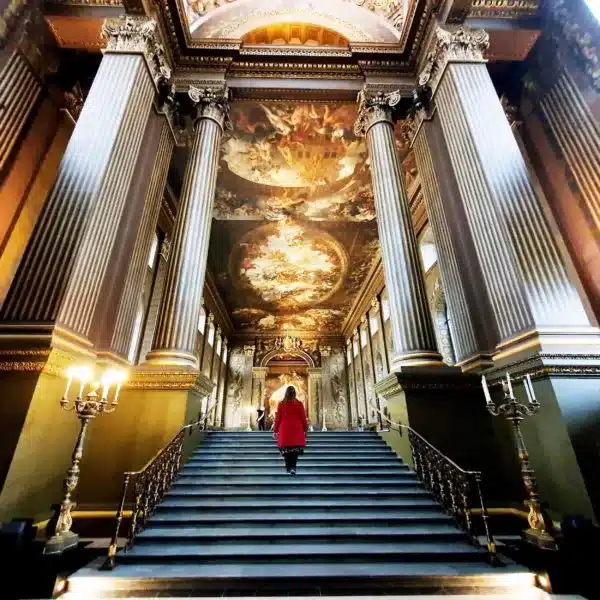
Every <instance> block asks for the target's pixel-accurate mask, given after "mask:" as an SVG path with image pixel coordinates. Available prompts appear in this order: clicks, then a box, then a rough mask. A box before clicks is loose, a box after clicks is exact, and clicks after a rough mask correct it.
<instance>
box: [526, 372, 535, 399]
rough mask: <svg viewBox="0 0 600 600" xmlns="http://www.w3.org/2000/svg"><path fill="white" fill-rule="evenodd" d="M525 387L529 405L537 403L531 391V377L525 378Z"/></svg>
mask: <svg viewBox="0 0 600 600" xmlns="http://www.w3.org/2000/svg"><path fill="white" fill-rule="evenodd" d="M525 387H526V388H527V397H528V398H529V404H534V403H535V402H537V398H536V397H535V392H534V391H533V383H532V382H531V375H526V376H525Z"/></svg>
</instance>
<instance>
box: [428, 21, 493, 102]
mask: <svg viewBox="0 0 600 600" xmlns="http://www.w3.org/2000/svg"><path fill="white" fill-rule="evenodd" d="M489 46H490V36H489V35H488V33H487V31H485V30H483V29H470V28H468V27H459V28H458V29H456V30H453V31H447V30H446V29H442V28H441V27H438V28H437V29H436V32H435V34H434V36H433V43H432V47H431V49H430V51H429V52H428V54H427V58H426V60H425V66H424V68H423V70H422V71H421V73H420V75H419V86H420V87H421V88H424V87H429V88H430V89H431V90H432V92H435V90H436V88H437V86H438V84H439V82H440V80H441V77H442V75H443V73H444V70H445V69H446V65H447V64H448V63H450V62H455V61H456V62H485V59H484V54H485V52H486V51H487V49H488V48H489Z"/></svg>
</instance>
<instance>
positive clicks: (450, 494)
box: [378, 411, 502, 565]
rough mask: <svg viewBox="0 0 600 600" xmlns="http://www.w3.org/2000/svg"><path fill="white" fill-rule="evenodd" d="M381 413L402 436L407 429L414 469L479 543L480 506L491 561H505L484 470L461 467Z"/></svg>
mask: <svg viewBox="0 0 600 600" xmlns="http://www.w3.org/2000/svg"><path fill="white" fill-rule="evenodd" d="M378 412H379V414H380V415H381V417H382V419H383V420H384V421H385V422H386V423H388V424H389V426H390V428H391V429H394V430H395V431H397V432H398V434H399V435H400V436H403V435H404V432H406V433H407V434H408V442H409V445H410V450H411V453H412V461H413V468H414V471H415V473H416V474H417V477H418V478H419V480H420V481H421V483H423V485H424V486H425V488H426V489H427V490H428V491H429V492H430V493H431V494H432V495H433V497H434V498H435V499H436V500H437V501H438V502H439V503H440V504H441V505H442V506H443V508H444V510H445V511H446V512H447V513H448V514H450V515H451V516H452V517H453V518H454V520H455V521H456V524H457V525H458V526H459V527H460V528H461V529H462V530H463V531H465V532H466V533H467V535H468V536H469V539H470V540H471V542H472V543H473V544H475V545H480V542H479V539H478V537H477V535H476V532H475V527H474V524H473V505H474V504H475V503H477V504H479V505H480V507H481V519H482V521H483V527H484V530H485V536H486V540H487V544H486V545H487V551H488V556H489V561H490V563H491V564H495V565H499V564H502V563H501V561H500V559H499V558H498V556H497V554H496V543H495V541H494V537H493V536H492V532H491V530H490V526H489V514H488V511H487V507H486V505H485V502H484V499H483V491H482V487H481V481H482V472H481V471H467V470H465V469H463V468H461V467H459V466H458V465H457V464H456V463H455V462H454V461H453V460H452V459H451V458H448V457H447V456H446V455H445V454H443V453H442V452H441V451H440V450H438V449H437V448H436V447H435V446H433V445H432V444H431V443H429V442H428V441H427V440H426V439H425V438H424V437H423V436H422V435H421V434H420V433H418V432H417V431H415V430H414V429H413V428H412V427H409V426H408V425H404V424H402V423H395V422H394V421H392V420H391V419H390V418H389V417H388V416H387V415H385V414H384V413H383V412H381V411H378Z"/></svg>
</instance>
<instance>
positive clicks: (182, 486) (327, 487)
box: [172, 475, 423, 496]
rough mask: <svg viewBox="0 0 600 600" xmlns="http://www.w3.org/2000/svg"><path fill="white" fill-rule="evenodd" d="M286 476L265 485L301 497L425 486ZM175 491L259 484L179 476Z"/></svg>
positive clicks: (244, 489)
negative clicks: (309, 479)
mask: <svg viewBox="0 0 600 600" xmlns="http://www.w3.org/2000/svg"><path fill="white" fill-rule="evenodd" d="M286 478H288V479H291V478H290V477H289V476H288V475H286V477H284V478H283V479H282V480H279V485H273V486H272V487H270V488H269V487H266V486H265V488H264V489H265V490H268V491H269V492H270V493H271V494H273V495H279V494H284V495H285V494H290V493H294V494H296V495H298V496H300V495H302V494H326V493H327V492H335V493H343V492H349V493H359V492H360V493H362V492H363V491H364V492H365V493H366V492H371V493H376V492H380V491H384V492H404V491H405V490H407V489H423V484H422V483H420V482H419V481H418V480H417V479H416V478H415V479H408V478H407V479H398V480H394V481H392V482H390V483H381V482H377V483H372V482H364V481H361V482H360V483H355V482H352V483H351V484H349V483H347V482H345V481H344V482H339V481H338V482H335V481H329V482H327V483H320V484H315V483H307V482H305V483H303V484H300V485H298V484H297V481H299V480H301V479H302V478H301V477H296V478H295V480H296V481H295V482H291V481H286ZM172 490H173V491H175V492H179V491H182V490H189V491H193V492H196V493H198V492H206V493H210V494H215V493H223V492H226V491H229V492H230V493H234V494H245V493H249V494H253V493H254V491H255V490H256V483H253V482H238V481H237V480H236V479H234V478H228V479H227V481H225V482H221V483H205V482H204V483H200V482H197V481H196V480H195V479H193V478H189V477H188V478H180V479H178V480H177V481H176V482H175V484H174V485H173V488H172Z"/></svg>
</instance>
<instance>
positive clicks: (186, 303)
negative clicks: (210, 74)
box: [148, 89, 227, 367]
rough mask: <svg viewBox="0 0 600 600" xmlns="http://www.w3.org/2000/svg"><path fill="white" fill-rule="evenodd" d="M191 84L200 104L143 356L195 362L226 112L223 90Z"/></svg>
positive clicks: (153, 359)
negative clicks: (159, 296)
mask: <svg viewBox="0 0 600 600" xmlns="http://www.w3.org/2000/svg"><path fill="white" fill-rule="evenodd" d="M211 94H212V93H209V92H208V91H206V93H205V92H202V91H200V90H195V91H194V90H193V89H192V90H190V98H191V99H192V100H193V101H195V102H196V103H197V104H198V105H199V117H198V121H197V122H196V125H195V131H194V137H193V141H192V147H191V150H190V155H189V158H188V163H187V166H186V171H185V175H184V179H183V187H182V191H181V199H180V208H179V213H178V215H177V222H176V225H175V233H174V236H173V243H172V247H171V258H170V261H169V270H168V272H167V279H166V283H165V290H164V294H163V301H162V305H161V310H160V314H159V317H158V324H157V328H156V333H155V336H154V340H153V343H152V350H151V352H150V353H149V354H148V362H150V363H153V362H154V363H163V364H179V365H182V366H191V367H198V364H197V359H196V356H195V353H194V347H195V341H196V335H197V331H198V321H199V318H200V311H201V298H202V292H203V288H204V277H205V273H206V260H207V256H208V244H209V239H210V226H211V221H212V210H213V202H214V197H215V188H216V183H217V169H218V162H219V150H220V147H221V137H222V135H223V127H224V122H225V119H226V115H227V107H226V104H227V101H226V97H225V95H224V93H221V97H220V98H216V97H213V96H212V95H211Z"/></svg>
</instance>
